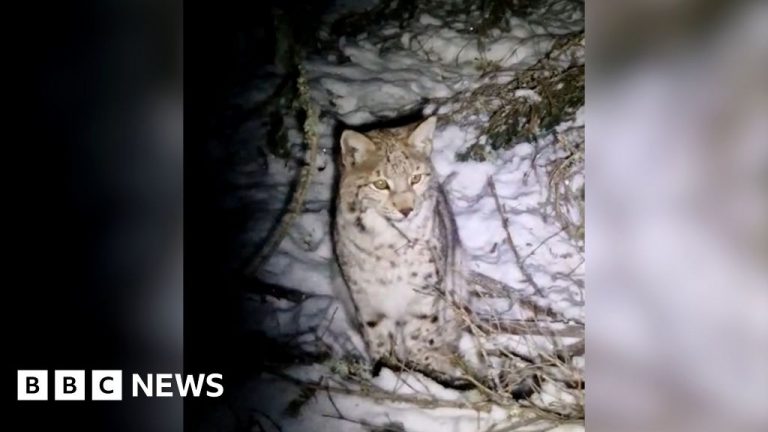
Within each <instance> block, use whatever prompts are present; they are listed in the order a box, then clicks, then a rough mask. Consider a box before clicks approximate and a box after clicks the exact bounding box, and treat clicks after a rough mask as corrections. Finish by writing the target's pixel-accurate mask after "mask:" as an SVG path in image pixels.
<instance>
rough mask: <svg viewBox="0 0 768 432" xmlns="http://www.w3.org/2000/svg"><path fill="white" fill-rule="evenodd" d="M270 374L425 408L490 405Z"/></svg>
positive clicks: (483, 407) (481, 408) (484, 407)
mask: <svg viewBox="0 0 768 432" xmlns="http://www.w3.org/2000/svg"><path fill="white" fill-rule="evenodd" d="M270 374H272V375H274V376H276V377H278V378H281V379H284V380H286V381H288V382H291V383H293V384H295V385H297V386H304V387H310V388H316V389H318V390H326V391H329V392H334V393H338V394H343V395H348V396H362V397H369V398H371V399H373V400H376V401H387V402H400V403H408V404H412V405H416V406H418V407H421V408H426V409H432V408H466V409H473V410H477V411H483V412H488V411H489V410H490V407H489V406H488V404H487V403H484V402H481V403H470V402H465V401H458V400H443V399H437V398H435V397H432V398H430V399H427V398H425V397H422V396H420V395H416V394H396V393H391V392H387V391H384V390H379V389H376V388H361V389H355V388H349V387H339V386H330V385H327V384H326V385H320V384H317V383H312V382H304V381H302V380H300V379H298V378H294V377H292V376H290V375H287V374H285V373H282V372H279V371H272V372H270Z"/></svg>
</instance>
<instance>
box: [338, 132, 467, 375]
mask: <svg viewBox="0 0 768 432" xmlns="http://www.w3.org/2000/svg"><path fill="white" fill-rule="evenodd" d="M435 122H436V119H435V118H434V117H430V118H428V119H427V120H425V121H424V122H422V123H420V124H414V125H410V126H406V127H401V128H394V129H379V130H374V131H371V132H368V133H365V134H361V133H358V132H354V131H349V130H348V131H345V132H344V133H343V134H342V136H341V140H340V141H341V143H340V144H341V156H342V158H341V159H342V160H341V179H340V183H339V191H338V199H337V212H336V220H335V228H334V235H335V236H334V237H335V238H334V240H335V248H336V254H337V257H338V262H339V266H340V268H341V271H342V275H343V277H344V279H345V280H346V282H347V286H348V288H349V292H350V294H351V299H352V303H353V305H352V306H353V308H354V310H353V311H352V312H353V315H354V316H356V317H357V321H358V323H359V325H360V328H361V331H362V334H363V336H364V339H365V341H366V345H367V349H368V354H369V356H370V357H371V360H372V361H374V362H377V361H379V362H380V361H383V362H385V363H388V364H392V363H396V364H401V365H405V366H406V367H409V368H414V369H416V370H419V371H422V372H424V373H425V374H427V375H430V376H432V377H433V378H436V379H438V380H441V381H446V380H458V379H459V377H460V376H461V371H460V370H459V368H457V366H456V365H455V364H454V362H453V360H452V358H453V357H454V356H455V354H456V353H457V352H458V340H459V338H460V337H461V323H460V322H459V319H458V317H457V316H456V314H455V313H454V309H453V308H452V307H451V306H450V305H449V302H450V301H453V300H457V299H458V298H459V297H461V296H462V291H463V290H462V289H461V284H460V283H458V281H457V277H456V275H457V274H461V270H462V266H463V260H462V259H461V256H462V253H461V245H460V242H459V238H458V235H457V230H456V224H455V221H454V218H453V215H452V213H451V209H450V207H449V205H448V201H447V199H446V196H445V194H444V192H443V190H442V188H441V186H440V183H439V181H438V178H437V175H436V174H435V171H434V167H433V166H432V162H431V160H430V154H431V151H432V136H433V133H434V130H435Z"/></svg>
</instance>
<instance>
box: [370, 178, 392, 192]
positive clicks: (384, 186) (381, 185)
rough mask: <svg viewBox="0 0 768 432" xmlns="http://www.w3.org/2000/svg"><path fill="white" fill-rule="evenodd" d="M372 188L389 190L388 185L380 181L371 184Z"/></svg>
mask: <svg viewBox="0 0 768 432" xmlns="http://www.w3.org/2000/svg"><path fill="white" fill-rule="evenodd" d="M373 187H375V188H376V189H378V190H387V189H389V184H388V183H387V181H386V180H383V179H381V180H376V181H375V182H373Z"/></svg>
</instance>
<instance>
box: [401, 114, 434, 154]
mask: <svg viewBox="0 0 768 432" xmlns="http://www.w3.org/2000/svg"><path fill="white" fill-rule="evenodd" d="M436 124H437V117H435V116H431V117H429V118H427V119H426V120H424V121H423V122H421V124H420V125H418V126H417V127H416V129H414V130H413V132H411V136H409V137H408V144H410V145H411V146H412V147H413V148H415V149H416V150H418V151H420V152H422V153H424V154H425V155H427V156H429V155H430V154H432V136H433V135H434V134H435V125H436Z"/></svg>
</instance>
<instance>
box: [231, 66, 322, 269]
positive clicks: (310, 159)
mask: <svg viewBox="0 0 768 432" xmlns="http://www.w3.org/2000/svg"><path fill="white" fill-rule="evenodd" d="M297 86H298V90H299V103H300V104H301V106H302V108H303V109H304V111H305V113H306V119H305V120H304V137H305V139H306V141H307V145H308V146H309V153H308V155H307V157H306V161H305V165H304V166H303V167H302V168H301V172H300V173H299V181H298V184H297V186H296V190H295V191H294V193H293V197H292V198H291V203H290V204H289V205H288V209H287V211H286V213H285V214H284V215H283V217H282V220H281V221H280V223H279V224H278V226H277V228H275V230H273V231H272V235H270V236H269V238H268V239H267V241H266V242H265V243H264V246H263V247H262V248H261V249H260V250H259V253H258V254H257V255H256V257H254V258H253V260H251V263H250V265H248V266H247V268H246V270H245V274H247V275H249V276H253V277H255V276H257V275H258V274H259V271H260V270H261V268H262V266H263V265H264V263H265V262H266V261H267V259H269V257H271V256H272V254H273V253H274V252H275V250H277V248H278V246H280V243H281V242H282V241H283V238H285V236H286V234H288V230H289V229H290V228H291V226H293V223H294V221H295V220H296V218H297V217H298V216H299V214H300V213H301V209H302V206H303V205H304V199H305V198H306V195H307V190H308V189H309V183H310V180H311V179H312V173H313V172H314V170H315V164H316V163H317V148H318V145H317V141H318V137H317V125H318V122H319V120H318V116H319V113H318V109H317V107H316V106H315V105H314V104H313V103H312V100H311V97H310V94H309V84H308V83H307V78H306V76H305V71H304V68H303V67H302V66H301V65H299V78H298V81H297Z"/></svg>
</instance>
